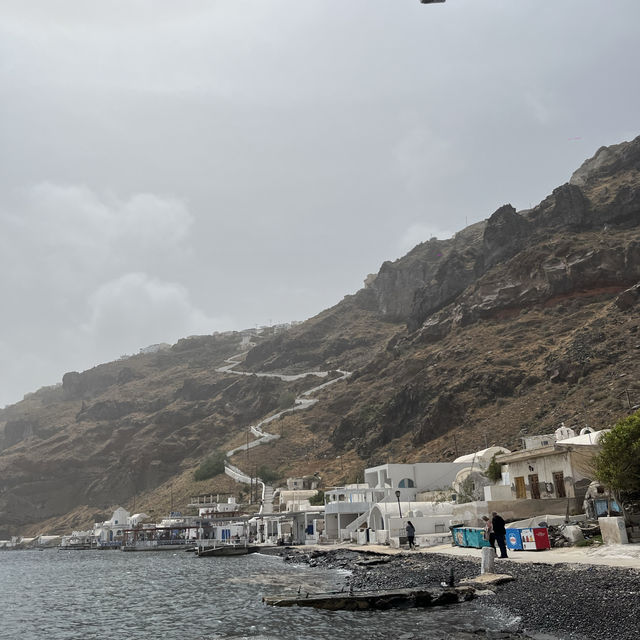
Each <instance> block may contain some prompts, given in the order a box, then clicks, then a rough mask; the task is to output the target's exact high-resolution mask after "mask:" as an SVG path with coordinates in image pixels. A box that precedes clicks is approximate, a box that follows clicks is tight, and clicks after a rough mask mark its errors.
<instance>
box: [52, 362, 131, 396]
mask: <svg viewBox="0 0 640 640" xmlns="http://www.w3.org/2000/svg"><path fill="white" fill-rule="evenodd" d="M125 375H126V374H125ZM117 382H118V376H117V375H113V374H111V373H107V372H104V371H102V370H101V368H100V367H94V368H93V369H89V370H88V371H84V372H83V373H78V372H77V371H70V372H69V373H65V374H64V376H62V389H63V390H64V393H65V395H66V397H67V398H78V399H79V398H84V397H89V396H92V395H95V394H97V393H100V392H102V391H104V390H105V389H107V388H108V387H110V386H112V385H114V384H116V383H117Z"/></svg>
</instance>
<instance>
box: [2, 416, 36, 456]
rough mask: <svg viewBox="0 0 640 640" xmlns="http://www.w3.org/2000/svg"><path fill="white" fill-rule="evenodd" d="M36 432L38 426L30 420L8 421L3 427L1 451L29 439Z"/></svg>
mask: <svg viewBox="0 0 640 640" xmlns="http://www.w3.org/2000/svg"><path fill="white" fill-rule="evenodd" d="M37 431H38V424H37V423H36V422H34V421H33V420H31V419H28V418H27V419H22V418H18V419H17V420H8V421H7V424H6V425H5V427H4V438H3V439H2V449H8V448H9V447H12V446H13V445H14V444H17V443H18V442H22V441H23V440H26V439H27V438H31V437H32V436H34V435H35V434H36V433H37Z"/></svg>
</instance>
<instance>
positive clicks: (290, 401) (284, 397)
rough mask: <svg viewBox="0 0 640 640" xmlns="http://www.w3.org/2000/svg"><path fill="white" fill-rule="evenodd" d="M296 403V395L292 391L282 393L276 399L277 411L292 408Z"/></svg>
mask: <svg viewBox="0 0 640 640" xmlns="http://www.w3.org/2000/svg"><path fill="white" fill-rule="evenodd" d="M295 401H296V394H295V393H293V391H284V392H282V393H281V394H280V397H279V398H278V409H280V410H281V411H282V410H283V409H288V408H289V407H293V405H294V404H295Z"/></svg>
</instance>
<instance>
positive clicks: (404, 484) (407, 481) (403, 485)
mask: <svg viewBox="0 0 640 640" xmlns="http://www.w3.org/2000/svg"><path fill="white" fill-rule="evenodd" d="M415 486H416V485H415V482H414V481H413V480H412V479H411V478H403V479H402V480H400V482H398V488H399V489H413V488H414V487H415Z"/></svg>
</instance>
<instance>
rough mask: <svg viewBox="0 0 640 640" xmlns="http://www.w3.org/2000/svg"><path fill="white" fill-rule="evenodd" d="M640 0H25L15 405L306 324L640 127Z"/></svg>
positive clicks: (8, 262) (11, 33) (4, 241)
mask: <svg viewBox="0 0 640 640" xmlns="http://www.w3.org/2000/svg"><path fill="white" fill-rule="evenodd" d="M639 24H640V2H638V0H615V1H608V2H603V1H602V0H553V1H551V2H544V1H542V0H517V1H516V0H447V2H446V3H445V4H435V5H422V4H420V3H419V2H418V0H348V1H347V0H305V1H304V2H302V1H300V0H246V1H245V0H202V1H200V0H183V1H181V2H176V1H175V0H100V1H98V0H95V1H89V0H29V1H28V2H26V1H25V0H2V3H1V5H0V91H1V95H0V154H1V155H0V163H1V164H0V166H1V169H2V170H1V171H0V224H1V234H0V265H1V267H2V279H1V284H0V299H1V300H2V306H1V312H0V363H1V365H2V366H1V377H2V379H1V384H0V406H2V405H4V404H6V403H11V402H15V401H17V400H19V399H21V398H22V396H23V394H24V393H26V392H29V391H35V390H36V389H38V388H39V387H41V386H44V385H50V384H55V383H57V382H59V381H60V380H61V379H62V375H63V374H64V373H65V372H66V371H71V370H83V369H87V368H89V367H91V366H93V365H95V364H99V363H101V362H106V361H109V360H113V359H115V358H117V357H119V356H120V355H122V354H127V353H128V354H131V353H136V352H137V351H138V349H139V348H140V347H144V346H147V345H149V344H152V343H156V342H175V341H176V340H177V339H179V338H180V337H184V336H187V335H192V334H203V333H212V332H213V331H216V330H225V329H241V328H246V327H250V326H255V325H256V324H257V325H262V324H272V323H275V322H286V321H290V320H303V319H306V318H308V317H310V316H312V315H315V314H316V313H318V312H319V311H321V310H322V309H324V308H326V307H329V306H331V305H333V304H335V303H336V302H338V301H339V300H340V299H342V297H343V296H344V295H346V294H349V293H354V292H355V291H357V290H358V289H359V288H360V287H361V285H362V281H363V279H364V278H365V277H366V275H367V274H368V273H372V272H377V271H378V269H379V267H380V265H381V263H382V262H383V261H384V260H393V259H395V258H398V257H400V256H401V255H403V254H404V253H406V252H407V251H408V250H409V249H411V248H412V247H413V246H414V245H415V244H417V243H418V242H421V241H423V240H427V239H429V237H431V236H433V235H435V236H437V237H439V238H445V237H449V236H450V235H451V234H452V233H454V232H456V231H458V230H460V229H461V228H462V227H464V226H465V224H471V223H472V222H476V221H478V220H481V219H484V218H487V217H488V216H489V215H490V214H491V213H492V212H493V211H494V210H495V209H496V208H498V207H499V206H500V205H502V204H504V203H507V202H511V203H512V204H513V205H514V206H515V207H516V208H518V209H522V208H527V207H529V206H530V205H531V204H535V203H537V202H539V201H540V200H541V199H542V198H543V197H544V196H545V195H547V194H548V193H550V191H551V190H552V189H553V188H554V187H556V186H558V185H560V184H562V183H564V182H566V181H567V180H568V179H569V177H570V175H571V172H572V171H573V170H574V169H576V168H577V167H578V166H579V165H580V163H581V162H582V161H583V160H584V159H585V158H587V157H589V156H591V155H593V153H594V152H595V151H596V150H597V149H598V147H600V146H601V145H604V144H613V143H617V142H620V141H622V140H625V139H627V140H628V139H631V138H634V137H635V136H636V135H638V134H639V133H640V123H639V120H638V114H640V83H638V60H640V38H638V37H637V34H638V25H639Z"/></svg>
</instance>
